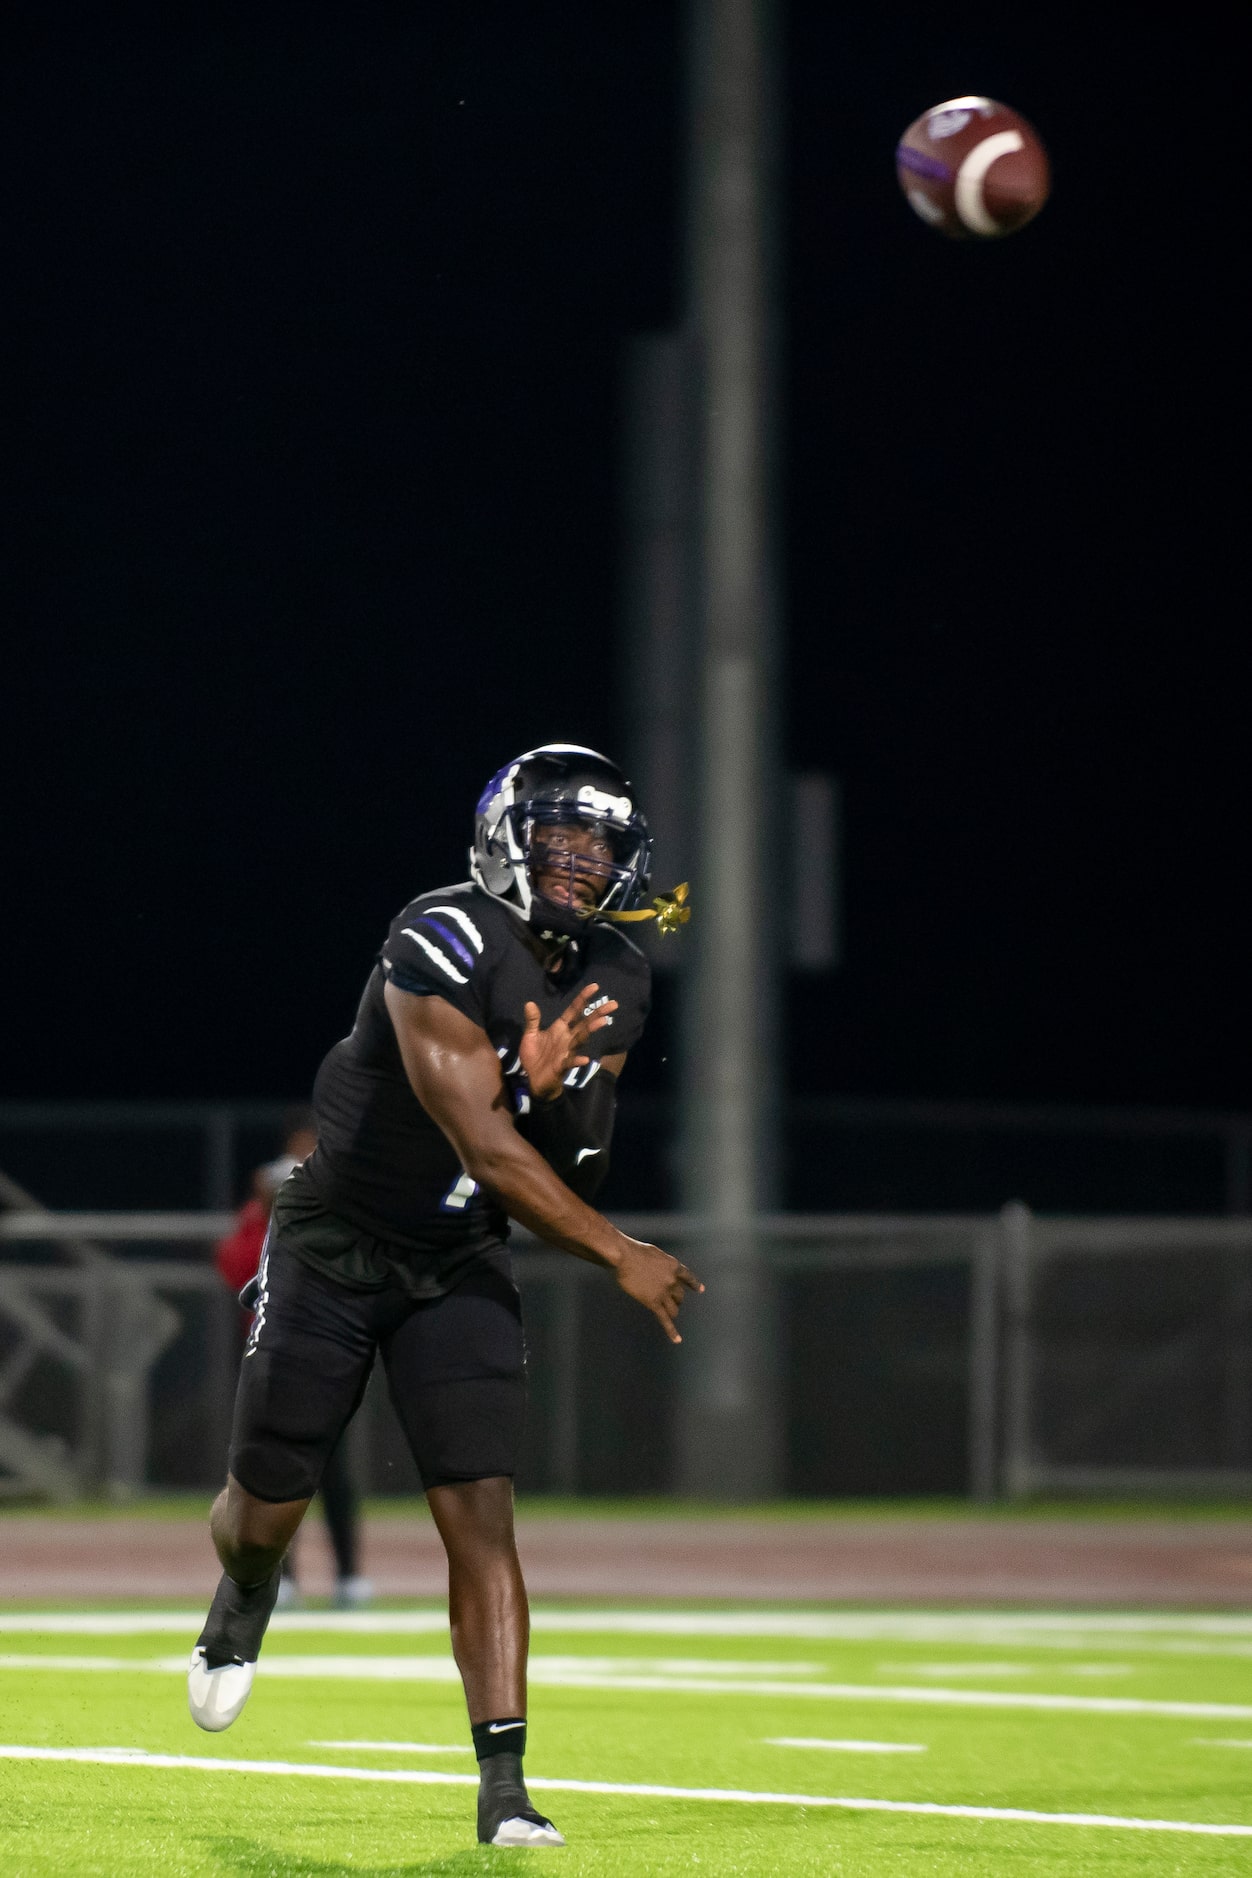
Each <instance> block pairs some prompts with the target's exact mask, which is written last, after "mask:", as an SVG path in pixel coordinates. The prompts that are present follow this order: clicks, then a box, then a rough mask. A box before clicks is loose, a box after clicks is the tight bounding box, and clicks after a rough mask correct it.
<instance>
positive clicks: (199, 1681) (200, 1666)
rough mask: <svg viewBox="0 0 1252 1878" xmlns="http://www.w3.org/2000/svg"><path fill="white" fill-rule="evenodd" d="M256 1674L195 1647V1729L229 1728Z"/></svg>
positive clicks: (190, 1670)
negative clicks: (214, 1664) (211, 1659)
mask: <svg viewBox="0 0 1252 1878" xmlns="http://www.w3.org/2000/svg"><path fill="white" fill-rule="evenodd" d="M255 1675H256V1664H255V1663H223V1664H222V1666H221V1668H220V1669H210V1668H209V1667H208V1665H207V1664H206V1662H205V1660H204V1651H203V1650H202V1649H201V1647H200V1645H199V1644H197V1645H196V1647H195V1649H194V1650H193V1651H192V1652H191V1662H190V1663H189V1664H188V1667H187V1706H188V1708H189V1709H190V1710H191V1719H192V1721H193V1722H195V1724H196V1726H197V1728H205V1729H207V1730H208V1732H209V1733H210V1734H213V1735H217V1734H220V1733H221V1732H222V1730H223V1728H229V1727H230V1725H231V1723H232V1722H233V1721H235V1720H237V1719H238V1716H239V1714H240V1711H241V1710H242V1708H243V1705H244V1703H245V1702H246V1701H247V1699H248V1697H249V1696H250V1695H251V1693H252V1679H253V1677H254V1676H255ZM508 1823H509V1824H510V1825H511V1824H513V1822H512V1821H511V1820H510V1821H509V1822H508ZM510 1843H512V1841H510Z"/></svg>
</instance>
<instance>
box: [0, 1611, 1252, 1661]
mask: <svg viewBox="0 0 1252 1878" xmlns="http://www.w3.org/2000/svg"><path fill="white" fill-rule="evenodd" d="M198 1623H199V1618H198V1614H197V1613H195V1612H188V1611H92V1612H75V1611H19V1612H0V1633H4V1632H9V1633H11V1634H13V1635H32V1636H37V1635H44V1636H81V1637H131V1636H135V1637H137V1636H148V1635H157V1634H160V1633H163V1632H165V1633H172V1634H175V1635H177V1634H180V1633H182V1634H186V1635H188V1636H190V1635H192V1634H194V1632H195V1630H196V1629H197V1628H198ZM531 1628H532V1629H533V1630H535V1631H540V1632H543V1631H552V1632H563V1633H565V1634H566V1635H570V1636H574V1635H586V1634H591V1635H595V1634H600V1635H604V1636H651V1637H684V1638H696V1637H725V1638H731V1637H738V1638H746V1637H752V1638H761V1639H769V1638H788V1639H797V1640H800V1641H807V1642H840V1641H846V1642H864V1641H875V1642H884V1643H913V1642H916V1643H988V1644H992V1645H994V1646H996V1647H998V1648H1000V1649H1003V1648H1005V1647H1009V1648H1014V1649H1022V1648H1026V1647H1030V1648H1040V1649H1051V1650H1088V1649H1091V1648H1092V1647H1093V1643H1094V1644H1095V1647H1098V1648H1099V1649H1100V1650H1102V1651H1106V1652H1107V1651H1109V1650H1110V1649H1113V1648H1116V1647H1117V1646H1118V1645H1120V1647H1121V1648H1123V1649H1126V1650H1128V1651H1133V1652H1136V1653H1138V1652H1142V1653H1145V1654H1151V1655H1158V1654H1165V1655H1206V1656H1207V1655H1210V1654H1211V1655H1215V1656H1232V1657H1237V1656H1249V1655H1252V1617H1241V1616H1211V1617H1210V1616H1201V1615H1197V1614H1195V1613H1177V1614H1160V1613H1135V1612H1130V1613H1128V1612H1105V1613H1093V1612H1055V1611H1045V1612H1040V1611H1034V1612H1031V1611H1013V1612H1008V1611H1000V1612H986V1611H976V1612H961V1611H933V1612H931V1611H835V1612H806V1611H628V1610H627V1611H596V1610H586V1609H583V1610H570V1611H563V1610H554V1609H552V1608H551V1607H544V1606H541V1607H540V1608H538V1609H537V1610H535V1611H533V1612H532V1613H531ZM270 1631H271V1634H272V1635H282V1634H284V1633H285V1634H289V1635H292V1636H298V1635H303V1634H307V1633H310V1632H311V1633H319V1632H320V1633H322V1634H324V1635H335V1634H342V1635H347V1636H357V1637H370V1636H375V1637H389V1636H394V1637H406V1636H445V1637H446V1636H447V1634H448V1619H447V1615H446V1613H445V1612H444V1611H442V1610H418V1611H291V1612H278V1613H277V1614H276V1615H275V1616H274V1618H273V1619H272V1620H271V1624H270Z"/></svg>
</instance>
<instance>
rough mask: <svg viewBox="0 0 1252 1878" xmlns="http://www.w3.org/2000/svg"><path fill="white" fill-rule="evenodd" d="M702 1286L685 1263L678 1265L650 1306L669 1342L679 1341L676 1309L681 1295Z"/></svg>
mask: <svg viewBox="0 0 1252 1878" xmlns="http://www.w3.org/2000/svg"><path fill="white" fill-rule="evenodd" d="M703 1290H704V1286H703V1285H702V1284H701V1282H700V1280H699V1279H698V1278H697V1277H696V1275H695V1273H694V1272H689V1271H688V1270H687V1267H686V1266H685V1265H679V1266H678V1267H677V1268H676V1269H675V1271H674V1273H673V1276H672V1277H671V1279H670V1282H669V1284H668V1285H667V1286H666V1288H665V1290H664V1292H663V1293H662V1295H661V1297H660V1298H659V1300H658V1301H657V1303H655V1304H654V1305H653V1306H652V1314H653V1316H654V1317H655V1318H656V1320H657V1322H658V1324H660V1326H661V1329H662V1330H663V1331H664V1332H665V1334H666V1336H667V1337H668V1338H669V1340H670V1342H671V1343H681V1342H682V1337H681V1336H680V1334H679V1331H678V1310H679V1306H680V1305H681V1304H682V1301H683V1297H684V1295H685V1293H686V1292H688V1291H703Z"/></svg>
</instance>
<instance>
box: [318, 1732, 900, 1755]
mask: <svg viewBox="0 0 1252 1878" xmlns="http://www.w3.org/2000/svg"><path fill="white" fill-rule="evenodd" d="M324 1745H326V1746H329V1743H325V1744H324ZM764 1745H765V1746H766V1747H767V1748H831V1749H833V1750H835V1751H836V1752H838V1753H841V1754H927V1753H929V1751H930V1750H929V1749H928V1748H927V1746H926V1744H925V1742H924V1741H819V1740H817V1739H816V1738H815V1737H814V1736H812V1735H769V1736H767V1737H766V1740H765V1743H764Z"/></svg>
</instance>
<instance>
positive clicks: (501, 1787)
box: [471, 1715, 552, 1845]
mask: <svg viewBox="0 0 1252 1878" xmlns="http://www.w3.org/2000/svg"><path fill="white" fill-rule="evenodd" d="M471 1732H472V1734H473V1736H474V1752H475V1754H476V1755H477V1756H478V1839H479V1843H480V1844H481V1845H490V1844H491V1841H492V1840H493V1839H494V1838H495V1836H496V1834H497V1832H499V1830H500V1827H501V1826H502V1825H503V1824H504V1821H505V1820H506V1819H531V1820H534V1821H535V1822H536V1823H537V1824H540V1825H544V1826H550V1825H551V1824H552V1822H551V1820H550V1819H546V1818H545V1817H544V1815H543V1814H542V1813H537V1812H536V1811H535V1809H534V1807H533V1806H532V1805H531V1803H530V1795H529V1793H527V1791H526V1782H525V1780H524V1779H523V1777H522V1756H523V1754H525V1752H526V1723H525V1722H524V1721H523V1720H522V1718H521V1716H520V1715H507V1716H504V1717H502V1719H501V1720H499V1721H493V1722H475V1723H474V1724H473V1726H472V1730H471Z"/></svg>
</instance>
